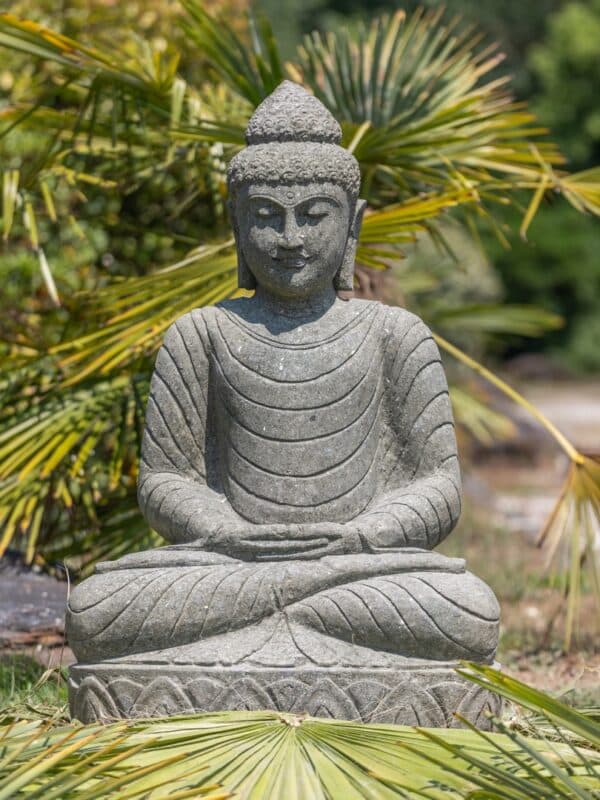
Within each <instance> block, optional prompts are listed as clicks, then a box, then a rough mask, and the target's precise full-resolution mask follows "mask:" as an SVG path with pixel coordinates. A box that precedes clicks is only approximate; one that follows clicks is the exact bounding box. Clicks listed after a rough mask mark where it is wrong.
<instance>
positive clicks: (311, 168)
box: [227, 81, 360, 198]
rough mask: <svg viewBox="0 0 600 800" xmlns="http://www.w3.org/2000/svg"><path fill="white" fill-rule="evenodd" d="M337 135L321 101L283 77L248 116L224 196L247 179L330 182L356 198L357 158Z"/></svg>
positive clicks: (337, 131)
mask: <svg viewBox="0 0 600 800" xmlns="http://www.w3.org/2000/svg"><path fill="white" fill-rule="evenodd" d="M341 139H342V129H341V128H340V126H339V124H338V123H337V121H336V120H335V119H334V117H333V116H332V115H331V113H330V112H329V111H328V110H327V109H326V108H325V106H324V105H323V103H321V101H320V100H318V99H317V98H316V97H314V96H313V95H311V94H309V93H308V92H307V91H306V90H305V89H303V88H302V86H299V85H298V84H296V83H292V82H291V81H283V83H281V84H280V85H279V86H278V87H277V89H275V91H274V92H273V93H272V94H270V95H269V96H268V97H267V98H266V99H265V100H263V102H262V103H261V104H260V105H259V106H258V108H257V109H256V111H255V112H254V114H253V115H252V117H251V119H250V122H249V123H248V127H247V128H246V141H247V143H248V147H246V148H245V149H244V150H241V151H240V152H239V153H238V154H237V155H235V156H234V157H233V158H232V160H231V161H230V163H229V168H228V172H227V175H228V183H229V192H230V195H231V196H232V197H233V196H234V195H235V192H236V190H237V189H239V187H240V186H243V185H245V184H246V185H247V184H249V183H266V184H276V183H282V182H284V183H286V182H289V183H315V182H316V183H320V182H330V183H335V184H337V185H338V186H341V187H343V188H344V189H346V191H347V192H348V193H349V194H351V195H352V196H353V197H355V198H356V197H358V192H359V189H360V169H359V167H358V162H357V161H356V159H355V158H354V156H353V155H352V154H351V153H349V152H348V151H347V150H344V148H343V147H340V144H339V143H340V142H341Z"/></svg>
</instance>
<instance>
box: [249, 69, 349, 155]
mask: <svg viewBox="0 0 600 800" xmlns="http://www.w3.org/2000/svg"><path fill="white" fill-rule="evenodd" d="M341 141H342V129H341V128H340V125H339V123H338V122H337V120H336V119H335V118H334V117H333V116H332V114H331V113H330V112H329V111H328V110H327V109H326V108H325V106H324V105H323V103H321V101H320V100H317V98H316V97H314V95H312V94H309V93H308V92H307V91H306V90H305V89H303V88H302V86H299V85H298V84H297V83H292V81H283V83H280V84H279V86H278V87H277V89H275V91H274V92H272V93H271V94H270V95H269V96H268V97H267V98H266V99H265V100H263V101H262V103H261V104H260V105H259V106H258V108H257V109H256V111H255V112H254V114H253V115H252V117H251V118H250V122H249V123H248V127H247V128H246V142H247V143H248V144H249V145H255V144H267V143H268V142H321V143H323V144H339V143H340V142H341Z"/></svg>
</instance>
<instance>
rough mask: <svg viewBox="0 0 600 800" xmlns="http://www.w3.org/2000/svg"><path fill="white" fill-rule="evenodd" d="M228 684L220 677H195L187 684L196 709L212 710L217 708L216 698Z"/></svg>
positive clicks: (186, 688)
mask: <svg viewBox="0 0 600 800" xmlns="http://www.w3.org/2000/svg"><path fill="white" fill-rule="evenodd" d="M225 686H226V684H225V683H224V682H223V681H220V680H219V679H218V678H195V679H194V680H191V681H189V682H188V683H186V685H185V691H186V694H187V695H188V697H189V698H190V700H191V702H192V704H193V706H194V711H210V710H212V709H213V708H215V699H216V697H217V696H218V695H219V694H220V693H221V692H222V691H223V689H224V688H225Z"/></svg>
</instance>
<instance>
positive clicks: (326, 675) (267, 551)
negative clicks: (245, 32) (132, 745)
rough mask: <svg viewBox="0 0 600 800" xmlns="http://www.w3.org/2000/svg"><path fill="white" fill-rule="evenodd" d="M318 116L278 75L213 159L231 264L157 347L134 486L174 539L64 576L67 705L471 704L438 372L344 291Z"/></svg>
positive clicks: (339, 179) (353, 170)
mask: <svg viewBox="0 0 600 800" xmlns="http://www.w3.org/2000/svg"><path fill="white" fill-rule="evenodd" d="M340 139H341V130H340V127H339V125H338V123H337V122H336V121H335V119H334V118H333V117H332V116H331V114H330V113H329V112H328V111H327V110H326V109H325V107H324V106H323V105H322V104H321V103H320V102H319V101H318V100H317V99H316V98H315V97H313V96H311V95H309V94H308V93H307V92H305V91H304V90H303V89H302V88H301V87H299V86H297V85H295V84H293V83H290V82H288V81H286V82H284V83H283V84H281V86H280V87H279V88H278V89H277V90H276V91H275V92H274V93H273V94H272V95H271V96H270V97H268V98H267V99H266V100H265V101H264V102H263V103H262V104H261V105H260V106H259V107H258V109H257V110H256V112H255V114H254V115H253V117H252V118H251V120H250V123H249V125H248V128H247V143H248V146H247V147H246V148H245V149H244V150H242V151H241V152H240V153H239V154H238V155H236V156H235V157H234V158H233V160H232V161H231V163H230V166H229V173H228V182H229V193H230V209H231V217H232V222H233V227H234V232H235V238H236V243H237V252H238V265H239V285H240V287H242V288H244V289H252V290H254V295H253V296H252V297H249V298H238V299H233V300H227V301H225V302H222V303H219V304H218V305H216V306H209V307H203V308H198V309H195V310H193V311H192V312H190V313H188V314H186V315H185V316H183V317H181V318H180V319H178V320H177V321H176V322H175V323H174V324H173V325H172V327H171V328H170V329H169V331H168V332H167V334H166V336H165V339H164V343H163V345H162V347H161V349H160V352H159V354H158V357H157V360H156V366H155V369H154V374H153V377H152V382H151V388H150V398H149V401H148V408H147V415H146V426H145V434H144V440H143V445H142V455H141V465H140V473H139V502H140V507H141V509H142V512H143V514H144V515H145V517H146V519H147V520H148V522H149V524H150V525H151V526H152V528H154V529H155V530H156V531H158V532H159V533H160V534H162V535H163V536H164V537H165V539H167V540H168V541H169V542H170V543H171V544H169V545H167V546H166V547H162V548H158V549H156V550H152V551H147V552H144V553H136V554H132V555H128V556H125V557H124V558H121V559H119V560H117V561H114V562H106V563H101V564H99V565H98V567H97V569H96V574H94V575H93V576H92V577H90V578H88V579H87V580H85V581H84V582H83V583H81V584H80V585H79V586H78V587H76V588H75V590H74V591H73V592H72V594H71V597H70V601H69V607H68V614H67V633H68V641H69V644H70V646H71V648H72V650H73V652H74V653H75V655H76V656H77V658H78V660H79V664H78V665H77V666H75V667H74V668H73V669H72V670H71V679H70V683H71V703H72V709H73V713H74V714H75V715H76V716H78V717H79V718H80V719H83V720H86V721H87V720H91V719H95V718H101V717H122V716H135V715H140V714H141V715H145V716H147V715H151V714H161V713H162V714H164V713H182V712H187V711H189V712H191V711H201V710H221V709H226V708H240V709H247V708H250V709H252V708H273V709H278V710H283V711H286V710H292V711H293V710H297V711H308V712H309V713H311V714H322V715H330V716H335V717H342V718H359V719H364V720H375V721H395V722H417V723H420V724H431V725H448V724H451V723H452V713H453V712H454V711H456V710H457V709H460V710H461V711H462V713H463V714H466V715H467V716H470V718H471V719H473V720H474V721H476V722H477V723H478V724H485V723H484V721H483V710H484V709H485V708H488V707H490V705H493V704H494V702H495V701H494V699H493V696H491V695H489V694H487V693H486V692H484V691H483V690H481V689H479V688H477V687H475V688H474V687H472V686H470V685H469V684H467V683H464V682H463V681H462V679H460V678H459V677H458V676H457V675H456V674H455V672H454V671H453V669H452V667H453V666H454V664H455V662H456V660H458V659H471V660H473V661H477V662H482V663H491V662H493V659H494V654H495V650H496V645H497V639H498V619H499V610H498V604H497V601H496V599H495V597H494V595H493V593H492V592H491V590H490V589H489V588H488V587H487V586H486V585H485V584H484V583H483V582H482V581H481V580H479V579H478V578H476V577H475V576H474V575H472V574H470V573H469V572H467V571H465V565H464V562H463V561H462V560H461V559H454V558H447V557H445V556H443V555H440V554H438V553H436V552H434V550H433V548H435V547H436V545H437V544H438V543H439V542H441V541H442V540H443V539H444V538H445V537H446V536H447V535H448V534H449V533H450V531H451V530H452V528H453V527H454V526H455V524H456V522H457V520H458V517H459V513H460V502H461V488H460V474H459V467H458V461H457V453H456V441H455V434H454V426H453V420H452V412H451V408H450V402H449V398H448V387H447V383H446V379H445V376H444V371H443V369H442V365H441V362H440V356H439V353H438V350H437V347H436V345H435V343H434V341H433V339H432V337H431V334H430V332H429V330H428V329H427V327H426V326H425V325H424V324H423V322H422V321H421V320H420V319H419V318H418V317H416V316H414V315H413V314H411V313H409V312H408V311H406V310H404V309H402V308H391V307H387V306H385V305H382V304H381V303H378V302H373V301H365V300H358V299H346V298H347V296H348V294H349V293H351V290H352V287H353V270H354V257H355V250H356V244H357V239H358V236H359V232H360V227H361V219H362V215H363V211H364V205H365V204H364V202H363V201H362V200H360V199H359V198H358V194H359V187H360V173H359V168H358V164H357V162H356V160H355V159H354V157H353V156H352V155H351V154H350V153H349V152H347V151H346V150H344V149H343V148H341V147H340V145H339V142H340Z"/></svg>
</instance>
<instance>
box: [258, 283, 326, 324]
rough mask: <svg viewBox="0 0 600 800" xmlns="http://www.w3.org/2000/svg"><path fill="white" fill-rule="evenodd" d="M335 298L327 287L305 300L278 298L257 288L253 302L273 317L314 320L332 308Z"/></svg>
mask: <svg viewBox="0 0 600 800" xmlns="http://www.w3.org/2000/svg"><path fill="white" fill-rule="evenodd" d="M336 297H337V295H336V293H335V289H334V288H333V286H327V287H325V289H323V290H322V291H319V292H316V293H315V294H312V295H310V296H309V297H306V298H297V297H294V298H286V297H279V296H276V295H273V294H271V293H270V292H267V291H265V289H263V288H262V286H258V287H257V289H256V294H255V302H256V303H257V304H258V305H259V306H260V308H261V309H263V310H264V311H265V312H266V313H267V314H271V315H273V316H283V317H293V318H302V319H314V318H317V317H321V316H323V314H325V312H326V311H328V310H329V309H330V308H331V307H332V306H333V304H334V303H335V301H336Z"/></svg>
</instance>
